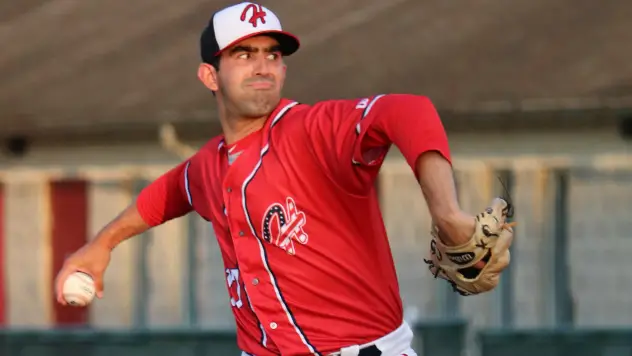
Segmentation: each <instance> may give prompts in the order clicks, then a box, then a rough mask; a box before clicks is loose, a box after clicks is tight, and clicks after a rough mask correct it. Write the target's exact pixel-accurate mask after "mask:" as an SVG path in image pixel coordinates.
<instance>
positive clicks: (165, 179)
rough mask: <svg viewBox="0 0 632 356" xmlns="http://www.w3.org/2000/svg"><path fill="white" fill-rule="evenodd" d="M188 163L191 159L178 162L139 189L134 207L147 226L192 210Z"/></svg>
mask: <svg viewBox="0 0 632 356" xmlns="http://www.w3.org/2000/svg"><path fill="white" fill-rule="evenodd" d="M190 164H191V160H187V161H184V162H182V163H180V164H179V165H177V166H176V167H174V168H172V169H171V170H169V171H168V172H166V173H164V174H163V175H162V176H160V177H158V179H156V180H154V181H153V182H151V183H150V184H149V185H148V186H146V187H145V188H144V189H143V190H141V192H140V194H139V195H138V198H137V199H136V207H137V209H138V212H139V213H140V215H141V217H142V218H143V220H145V223H147V224H148V225H149V226H152V227H153V226H157V225H160V224H163V223H165V222H167V221H169V220H172V219H175V218H178V217H181V216H183V215H186V214H187V213H189V212H191V211H192V210H193V207H192V205H191V204H190V199H189V198H188V197H189V194H188V191H187V189H188V184H187V182H188V173H189V166H190Z"/></svg>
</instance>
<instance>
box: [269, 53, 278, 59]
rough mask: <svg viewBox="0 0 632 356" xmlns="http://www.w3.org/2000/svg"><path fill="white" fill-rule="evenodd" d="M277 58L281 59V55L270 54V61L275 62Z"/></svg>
mask: <svg viewBox="0 0 632 356" xmlns="http://www.w3.org/2000/svg"><path fill="white" fill-rule="evenodd" d="M277 58H279V55H278V54H277V53H270V54H268V59H270V60H275V59H277Z"/></svg>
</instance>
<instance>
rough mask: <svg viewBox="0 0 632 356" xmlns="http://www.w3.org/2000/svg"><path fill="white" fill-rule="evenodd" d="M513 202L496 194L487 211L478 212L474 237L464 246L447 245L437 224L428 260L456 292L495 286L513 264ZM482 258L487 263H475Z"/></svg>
mask: <svg viewBox="0 0 632 356" xmlns="http://www.w3.org/2000/svg"><path fill="white" fill-rule="evenodd" d="M511 210H512V208H511V205H510V204H509V203H507V201H505V200H504V199H501V198H496V199H494V200H493V201H492V203H491V205H490V206H489V207H488V208H486V209H485V211H484V212H482V213H480V214H478V215H477V216H476V229H475V231H474V234H473V235H472V238H471V239H470V241H468V242H467V243H465V244H463V245H461V246H446V245H444V244H443V242H441V239H440V238H439V236H440V233H439V231H438V229H437V227H436V226H434V225H433V230H432V241H431V242H430V259H425V260H424V261H425V262H426V263H427V264H428V265H429V266H428V268H429V269H430V271H431V272H432V273H433V275H434V276H435V278H437V277H440V278H443V279H445V280H447V281H448V282H449V283H450V284H451V285H452V287H453V289H454V291H455V292H458V293H459V294H461V295H474V294H479V293H483V292H487V291H490V290H492V289H494V288H495V287H496V286H497V285H498V282H499V279H500V273H501V272H502V271H503V270H504V269H505V268H506V267H507V266H508V265H509V261H510V253H509V247H510V246H511V243H512V241H513V229H512V228H511V226H512V225H513V223H512V224H508V223H507V222H506V219H507V217H508V215H511ZM479 261H483V262H484V263H485V265H484V267H482V268H477V267H474V265H475V264H477V263H478V262H479Z"/></svg>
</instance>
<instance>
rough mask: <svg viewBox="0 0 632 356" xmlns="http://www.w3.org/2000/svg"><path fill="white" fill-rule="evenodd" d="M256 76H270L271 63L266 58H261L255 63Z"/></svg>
mask: <svg viewBox="0 0 632 356" xmlns="http://www.w3.org/2000/svg"><path fill="white" fill-rule="evenodd" d="M254 74H255V75H268V74H270V61H269V60H268V59H267V58H266V57H265V56H260V57H258V58H257V59H256V61H255V66H254Z"/></svg>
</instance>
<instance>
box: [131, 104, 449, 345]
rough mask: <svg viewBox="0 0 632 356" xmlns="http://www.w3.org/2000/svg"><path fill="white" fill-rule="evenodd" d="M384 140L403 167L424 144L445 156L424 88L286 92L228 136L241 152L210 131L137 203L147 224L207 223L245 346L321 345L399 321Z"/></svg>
mask: <svg viewBox="0 0 632 356" xmlns="http://www.w3.org/2000/svg"><path fill="white" fill-rule="evenodd" d="M392 144H395V145H396V146H397V147H398V148H399V150H400V151H401V152H402V154H403V156H404V157H405V159H406V160H407V162H408V163H409V165H410V166H411V168H413V169H412V170H411V173H413V172H415V170H414V167H415V163H416V160H417V158H418V157H419V155H420V154H422V153H423V152H425V151H428V150H434V151H438V152H440V153H441V154H443V156H444V157H446V159H448V160H449V159H450V154H449V148H448V145H447V138H446V136H445V132H444V130H443V127H442V125H441V122H440V120H439V118H438V115H437V114H436V111H435V110H434V107H433V106H432V104H431V102H430V101H429V100H428V99H427V98H425V97H421V96H414V95H385V96H384V95H379V96H374V97H370V98H366V99H357V100H330V101H323V102H319V103H316V104H314V105H311V106H310V105H304V104H299V103H296V102H293V101H290V100H285V99H284V100H282V101H281V102H280V103H279V105H278V107H277V108H276V110H275V111H274V112H273V113H272V114H271V115H270V117H269V118H268V120H267V121H266V123H265V126H264V127H263V128H262V129H261V130H259V131H257V132H255V133H253V134H251V135H249V136H247V137H246V138H244V139H242V140H240V141H239V142H237V143H235V145H237V148H236V150H237V151H238V155H234V154H233V152H232V151H233V149H234V146H233V145H231V146H230V147H229V146H228V145H226V143H225V142H224V141H223V138H222V137H221V136H219V137H216V138H214V139H212V140H211V141H209V142H208V143H207V144H206V145H205V146H204V147H203V148H202V149H200V150H199V151H198V152H197V153H196V154H195V155H194V156H192V157H191V158H190V159H188V160H186V161H185V162H182V164H180V165H178V166H177V167H176V168H174V169H173V170H171V171H170V172H167V173H166V174H165V175H163V176H162V177H161V178H159V179H158V180H157V181H155V182H153V183H152V184H151V185H150V186H148V187H147V188H146V189H145V190H143V192H141V194H140V196H139V198H138V202H137V206H138V209H139V212H140V213H141V215H142V216H143V218H144V219H145V220H146V221H147V223H148V224H150V225H151V226H155V225H158V224H160V223H163V222H164V221H167V220H169V219H173V218H176V217H178V216H182V215H184V214H186V213H188V212H190V211H195V212H196V213H198V214H199V215H200V216H202V217H203V218H204V219H206V220H208V221H210V222H211V223H212V225H213V229H214V231H215V234H216V237H217V241H218V243H219V246H220V249H221V251H222V256H223V259H224V264H225V271H224V273H225V275H226V281H227V284H226V286H227V288H228V292H229V302H230V304H229V305H230V307H231V308H232V309H233V314H234V316H235V319H236V324H237V328H238V342H239V346H240V347H241V348H242V350H244V351H246V352H248V353H251V354H255V355H274V354H283V355H309V354H313V355H325V354H328V353H331V352H335V351H338V350H339V349H340V348H341V347H345V346H348V345H353V344H364V343H367V342H370V341H372V340H375V339H378V338H380V337H382V336H384V335H386V334H388V333H389V332H391V331H393V330H395V329H396V328H397V327H398V326H399V325H400V324H401V323H402V319H403V315H402V314H403V313H402V301H401V298H400V294H399V286H398V281H397V276H396V271H395V267H394V263H393V258H392V255H391V251H390V247H389V241H388V237H387V234H386V229H385V227H384V223H383V220H382V216H381V212H380V206H379V200H378V195H377V192H376V189H375V184H374V183H375V179H376V177H377V175H378V172H379V169H380V167H381V165H382V162H383V161H384V159H385V157H386V154H387V152H388V150H389V149H390V147H391V146H392ZM229 151H231V152H229ZM229 153H230V154H233V155H232V156H231V155H230V154H229ZM229 157H230V158H229Z"/></svg>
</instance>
